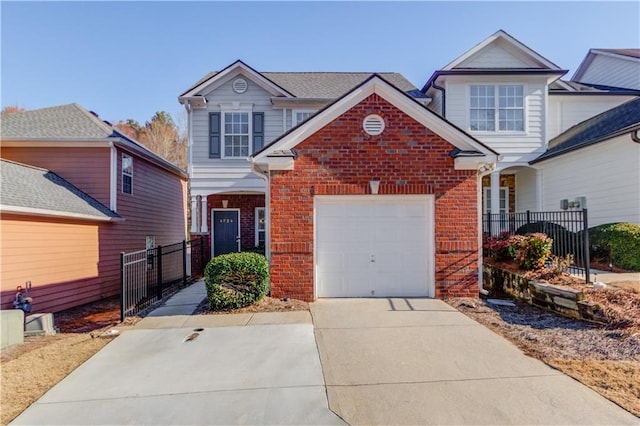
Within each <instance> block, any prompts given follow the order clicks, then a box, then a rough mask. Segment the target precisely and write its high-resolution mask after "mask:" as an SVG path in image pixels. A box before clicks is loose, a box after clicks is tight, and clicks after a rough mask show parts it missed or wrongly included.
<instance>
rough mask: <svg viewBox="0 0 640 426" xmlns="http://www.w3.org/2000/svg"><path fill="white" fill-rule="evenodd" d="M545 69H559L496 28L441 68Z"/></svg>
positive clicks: (448, 69)
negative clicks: (495, 30) (492, 32)
mask: <svg viewBox="0 0 640 426" xmlns="http://www.w3.org/2000/svg"><path fill="white" fill-rule="evenodd" d="M469 68H473V69H484V68H486V69H491V68H500V69H504V68H514V69H523V68H525V69H528V68H537V69H547V70H560V67H558V66H557V65H556V64H554V63H553V62H551V61H550V60H548V59H547V58H545V57H543V56H542V55H540V54H539V53H537V52H536V51H534V50H533V49H531V48H529V47H527V46H526V45H524V44H523V43H521V42H519V41H518V40H516V39H515V38H513V37H512V36H510V35H509V34H507V33H506V32H505V31H503V30H498V31H497V32H495V33H494V34H492V35H491V36H489V37H487V38H486V39H484V40H483V41H481V42H480V43H479V44H477V45H476V46H474V47H473V48H471V49H469V50H467V51H466V52H465V53H463V54H462V55H461V56H459V57H458V58H456V59H454V60H453V61H452V62H450V63H449V64H447V65H446V66H445V67H444V68H443V69H442V70H444V71H450V70H454V69H469Z"/></svg>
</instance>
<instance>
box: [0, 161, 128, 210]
mask: <svg viewBox="0 0 640 426" xmlns="http://www.w3.org/2000/svg"><path fill="white" fill-rule="evenodd" d="M0 162H1V163H2V167H1V168H0V174H1V176H2V181H1V186H2V201H1V204H0V210H1V211H3V212H12V213H23V214H34V215H44V216H61V217H69V218H77V219H87V220H98V221H111V220H121V219H122V218H121V217H120V216H119V215H118V214H117V213H114V212H113V211H111V210H109V208H107V207H106V206H104V205H103V204H101V203H100V202H99V201H97V200H95V199H94V198H93V197H91V196H89V195H87V194H86V193H84V192H83V191H81V190H80V189H78V188H77V187H75V186H74V185H73V184H71V183H70V182H68V181H67V180H65V179H64V178H62V177H60V176H59V175H57V174H55V173H53V172H51V171H49V170H46V169H42V168H39V167H33V166H29V165H26V164H20V163H16V162H13V161H8V160H0Z"/></svg>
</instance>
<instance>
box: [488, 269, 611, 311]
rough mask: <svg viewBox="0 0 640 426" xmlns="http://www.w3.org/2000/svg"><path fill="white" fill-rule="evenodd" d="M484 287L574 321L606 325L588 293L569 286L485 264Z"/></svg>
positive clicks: (598, 308)
mask: <svg viewBox="0 0 640 426" xmlns="http://www.w3.org/2000/svg"><path fill="white" fill-rule="evenodd" d="M482 274H483V287H484V288H485V289H487V290H496V291H502V292H504V293H507V294H509V295H511V296H513V297H515V298H517V299H520V300H523V301H525V302H527V303H529V304H530V305H533V306H537V307H539V308H542V309H546V310H548V311H552V312H556V313H558V314H560V315H564V316H566V317H570V318H577V319H582V320H586V321H594V322H599V323H601V322H603V320H602V318H601V316H599V315H598V311H599V310H600V307H599V306H598V305H597V304H596V303H592V302H588V301H586V300H585V296H584V293H583V292H582V291H580V290H574V289H570V288H565V287H559V286H556V285H552V284H547V283H542V282H538V281H534V280H529V279H527V278H525V277H523V276H522V275H518V274H516V273H513V272H510V271H507V270H504V269H500V268H497V267H495V266H492V265H487V264H484V265H483V270H482Z"/></svg>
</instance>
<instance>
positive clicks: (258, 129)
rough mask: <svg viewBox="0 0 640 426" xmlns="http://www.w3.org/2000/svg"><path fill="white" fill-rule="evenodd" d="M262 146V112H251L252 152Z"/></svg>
mask: <svg viewBox="0 0 640 426" xmlns="http://www.w3.org/2000/svg"><path fill="white" fill-rule="evenodd" d="M263 146H264V112H254V113H253V152H258V151H260V150H261V149H262V147H263Z"/></svg>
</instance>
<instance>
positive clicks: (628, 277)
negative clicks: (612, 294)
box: [591, 269, 640, 286]
mask: <svg viewBox="0 0 640 426" xmlns="http://www.w3.org/2000/svg"><path fill="white" fill-rule="evenodd" d="M591 280H592V281H599V282H602V283H606V284H613V283H616V282H620V281H635V282H637V283H638V285H639V286H640V272H611V271H600V270H598V269H592V270H591Z"/></svg>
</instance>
